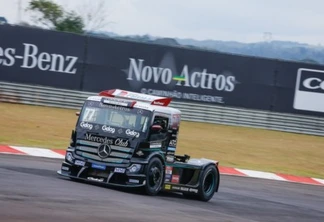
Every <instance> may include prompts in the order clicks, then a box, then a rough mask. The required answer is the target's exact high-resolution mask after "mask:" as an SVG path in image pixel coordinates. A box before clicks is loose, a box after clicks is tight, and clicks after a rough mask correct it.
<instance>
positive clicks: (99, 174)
mask: <svg viewBox="0 0 324 222" xmlns="http://www.w3.org/2000/svg"><path fill="white" fill-rule="evenodd" d="M93 166H94V165H93V163H87V164H86V165H84V166H78V165H75V164H71V163H68V162H66V161H64V162H63V163H62V166H61V170H58V171H57V173H58V174H59V175H61V176H65V177H69V178H72V179H78V180H82V181H89V182H94V183H100V184H105V185H111V186H118V187H142V186H144V185H145V183H146V176H145V175H144V174H140V173H128V172H127V170H126V168H119V167H113V166H107V165H100V164H95V166H96V168H94V167H93ZM98 166H102V169H98ZM122 169H124V170H122Z"/></svg>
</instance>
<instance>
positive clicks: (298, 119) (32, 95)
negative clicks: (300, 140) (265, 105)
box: [0, 82, 324, 136]
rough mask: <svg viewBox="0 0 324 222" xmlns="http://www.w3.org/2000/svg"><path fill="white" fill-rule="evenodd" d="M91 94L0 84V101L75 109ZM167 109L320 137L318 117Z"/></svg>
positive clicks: (188, 116)
mask: <svg viewBox="0 0 324 222" xmlns="http://www.w3.org/2000/svg"><path fill="white" fill-rule="evenodd" d="M91 95H96V93H91V92H81V91H74V90H65V89H57V88H51V87H44V86H35V85H25V84H17V83H8V82H0V101H1V102H11V103H20V104H30V105H42V106H51V107H60V108H69V109H79V108H80V107H81V105H82V103H83V102H84V100H85V99H86V98H87V97H88V96H91ZM170 106H172V107H175V108H178V109H180V110H181V111H182V114H183V115H182V119H183V120H187V121H195V122H202V123H217V124H225V125H233V126H245V127H254V128H262V129H271V130H279V131H285V132H293V133H303V134H311V135H319V136H322V135H324V127H323V126H324V118H322V117H312V116H305V115H296V114H284V113H276V112H270V111H259V110H251V109H243V108H229V107H223V106H217V105H209V104H198V103H187V102H175V101H173V102H171V105H170ZM216 133H217V132H216Z"/></svg>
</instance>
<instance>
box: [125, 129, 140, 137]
mask: <svg viewBox="0 0 324 222" xmlns="http://www.w3.org/2000/svg"><path fill="white" fill-rule="evenodd" d="M125 133H126V135H127V136H133V137H136V138H138V137H139V136H140V133H139V132H136V131H134V130H131V129H127V130H126V132H125Z"/></svg>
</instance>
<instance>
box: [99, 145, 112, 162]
mask: <svg viewBox="0 0 324 222" xmlns="http://www.w3.org/2000/svg"><path fill="white" fill-rule="evenodd" d="M110 152H111V150H110V146H109V145H108V144H101V145H100V146H99V147H98V156H99V157H100V158H101V159H105V158H107V157H108V156H109V154H110Z"/></svg>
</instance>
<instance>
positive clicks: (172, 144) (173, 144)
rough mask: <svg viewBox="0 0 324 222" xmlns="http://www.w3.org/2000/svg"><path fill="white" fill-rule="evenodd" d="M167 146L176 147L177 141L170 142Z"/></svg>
mask: <svg viewBox="0 0 324 222" xmlns="http://www.w3.org/2000/svg"><path fill="white" fill-rule="evenodd" d="M169 146H173V147H176V146H177V140H170V142H169Z"/></svg>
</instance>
